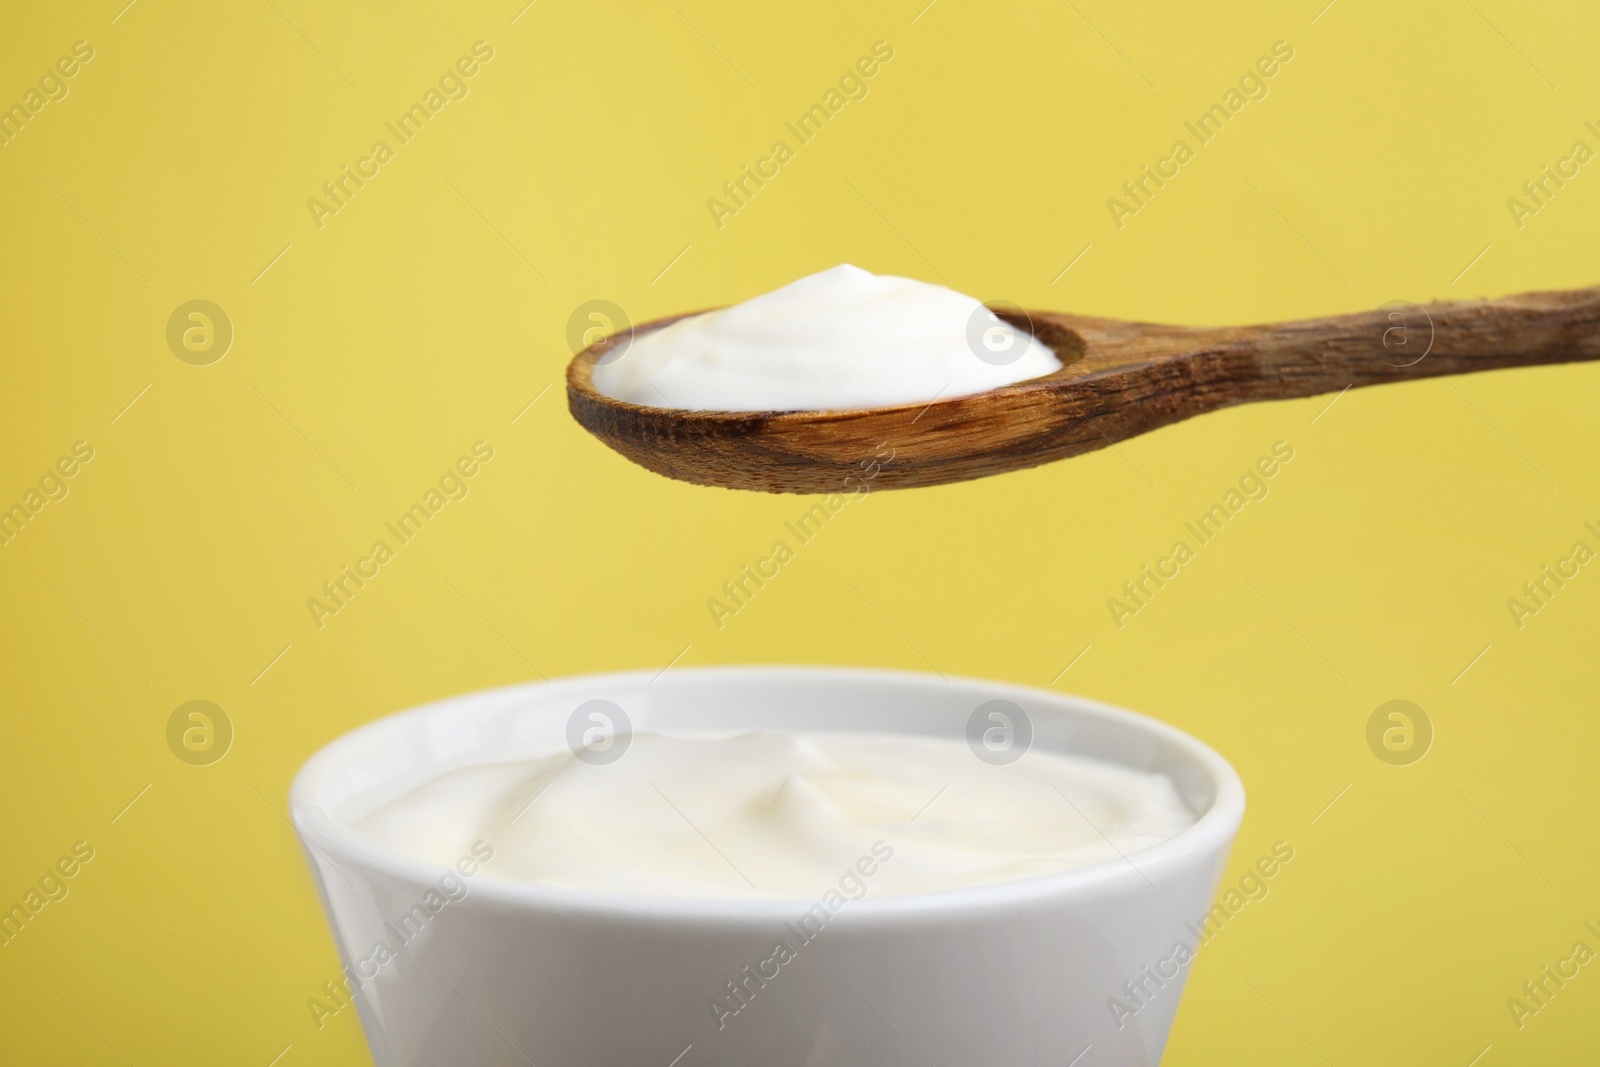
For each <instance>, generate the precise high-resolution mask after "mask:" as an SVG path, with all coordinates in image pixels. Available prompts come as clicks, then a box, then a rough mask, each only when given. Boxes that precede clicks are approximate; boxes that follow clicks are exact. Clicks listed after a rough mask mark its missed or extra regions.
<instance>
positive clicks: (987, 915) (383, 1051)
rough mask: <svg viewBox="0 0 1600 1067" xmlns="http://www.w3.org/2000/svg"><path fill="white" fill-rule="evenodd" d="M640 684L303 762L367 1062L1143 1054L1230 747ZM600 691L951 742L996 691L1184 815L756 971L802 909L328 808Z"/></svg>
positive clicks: (875, 1063) (865, 698)
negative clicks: (427, 853) (1099, 855)
mask: <svg viewBox="0 0 1600 1067" xmlns="http://www.w3.org/2000/svg"><path fill="white" fill-rule="evenodd" d="M653 677H654V676H653V675H651V674H650V673H646V672H639V673H628V674H608V675H596V676H591V677H580V678H569V679H565V680H562V681H558V682H550V683H540V684H534V685H522V686H515V687H511V688H506V689H497V690H493V691H489V692H484V693H474V694H471V695H468V696H463V697H457V698H455V699H452V700H445V701H440V702H439V703H435V704H429V705H426V706H424V707H420V708H416V709H413V710H411V711H407V712H403V713H401V714H398V715H393V716H390V717H388V718H385V719H381V720H379V721H378V722H375V723H372V724H370V725H368V726H364V727H362V728H361V729H359V730H356V731H354V732H353V733H350V734H347V735H346V736H344V737H342V738H340V739H338V740H337V741H334V742H333V743H332V744H330V745H328V746H327V747H326V748H324V749H323V750H322V751H320V752H318V753H317V754H316V755H314V756H313V757H312V758H311V759H310V760H309V761H308V762H307V763H306V765H305V767H304V768H302V770H301V771H300V774H299V775H298V776H297V777H296V779H295V781H294V785H293V787H292V789H291V792H290V807H291V809H292V813H293V818H294V824H295V827H296V829H297V830H298V831H299V833H300V837H301V841H302V843H303V844H304V845H305V847H306V854H307V857H308V862H309V863H310V866H311V870H312V874H313V878H314V880H315V882H316V886H317V890H318V892H319V894H320V895H321V899H322V903H323V906H324V908H325V909H326V911H327V914H328V919H329V922H330V924H331V925H332V927H333V932H334V938H335V941H336V942H337V943H338V947H339V952H340V955H341V958H342V961H343V963H344V965H345V967H346V974H347V975H349V976H352V977H351V978H350V980H349V986H350V988H351V989H352V990H353V994H354V997H353V999H354V1002H355V1005H356V1008H357V1010H358V1012H359V1014H360V1017H361V1022H362V1026H363V1027H364V1029H365V1031H366V1035H367V1040H368V1042H369V1044H370V1045H371V1047H372V1054H373V1058H374V1059H375V1060H376V1061H377V1063H378V1064H379V1065H380V1067H400V1065H404V1067H411V1065H436V1064H452V1065H462V1067H466V1065H477V1064H485V1065H487V1064H497V1065H499V1064H521V1063H524V1062H526V1063H529V1064H537V1065H538V1067H551V1065H554V1067H718V1065H728V1067H735V1065H737V1067H750V1065H754V1064H760V1065H762V1067H835V1065H845V1064H865V1065H872V1067H892V1065H897V1064H938V1065H940V1067H944V1065H947V1064H948V1065H955V1064H983V1065H985V1067H1011V1065H1018V1067H1020V1065H1034V1064H1049V1065H1053V1067H1066V1065H1067V1064H1069V1063H1072V1064H1077V1065H1079V1067H1104V1065H1108V1064H1155V1063H1156V1062H1157V1061H1159V1060H1160V1058H1161V1052H1162V1048H1163V1047H1164V1045H1165V1044H1166V1039H1167V1032H1168V1030H1169V1029H1170V1028H1171V1025H1172V1019H1173V1015H1174V1013H1175V1012H1176V1011H1177V1006H1178V997H1179V994H1180V993H1181V992H1182V988H1183V983H1184V980H1185V979H1186V978H1187V976H1188V969H1189V965H1188V963H1187V960H1183V961H1181V962H1180V961H1179V960H1178V959H1177V958H1176V957H1175V955H1174V948H1175V946H1176V945H1178V944H1182V945H1185V946H1187V947H1188V948H1189V949H1190V950H1192V949H1193V947H1194V944H1195V937H1194V934H1193V933H1192V932H1191V930H1190V927H1189V926H1188V925H1186V924H1187V923H1191V922H1192V923H1194V924H1195V925H1196V926H1198V925H1199V924H1198V920H1199V919H1200V917H1201V916H1202V915H1203V914H1204V912H1205V911H1206V910H1207V908H1208V906H1209V904H1210V903H1211V899H1212V895H1213V894H1214V893H1215V892H1216V888H1217V885H1218V882H1219V880H1220V878H1221V875H1222V871H1223V866H1224V864H1225V862H1226V860H1227V857H1228V852H1229V849H1230V848H1231V847H1232V844H1233V837H1234V834H1235V833H1236V832H1237V830H1238V828H1239V821H1240V818H1241V817H1242V816H1243V813H1244V790H1243V787H1242V786H1241V785H1240V783H1239V779H1238V776H1237V775H1236V774H1235V773H1234V771H1233V769H1232V768H1231V767H1230V766H1228V764H1227V762H1226V761H1224V760H1223V759H1222V757H1220V756H1218V755H1217V754H1216V753H1215V752H1213V751H1212V750H1211V749H1209V748H1207V747H1206V746H1205V745H1203V744H1201V743H1200V742H1198V741H1196V740H1194V739H1193V738H1191V737H1189V736H1188V735H1186V734H1183V733H1181V732H1179V731H1177V730H1175V729H1173V728H1172V727H1170V726H1166V725H1163V724H1162V723H1159V722H1156V721H1154V720H1152V719H1148V718H1145V717H1144V716H1141V715H1136V714H1134V713H1132V712H1128V711H1123V710H1120V709H1118V708H1112V707H1107V706H1106V705H1103V704H1098V703H1094V702H1092V701H1088V700H1083V699H1080V698H1077V697H1069V696H1062V695H1060V694H1057V693H1054V692H1048V691H1044V690H1037V689H1028V688H1023V687H1018V686H1011V685H1003V684H1000V683H995V682H985V681H979V680H972V679H959V678H952V679H950V680H949V681H945V680H943V679H941V678H939V677H936V676H932V675H921V674H908V673H898V672H888V671H864V670H846V669H834V668H814V667H735V668H708V669H699V670H675V671H671V672H668V673H667V674H665V675H662V676H660V677H658V678H654V680H653V681H652V678H653ZM591 699H603V700H609V701H612V702H614V703H615V704H617V705H619V706H620V707H622V708H623V709H624V710H625V712H626V713H627V716H628V717H629V719H630V720H631V723H632V728H633V730H635V731H638V732H645V731H648V732H656V733H671V732H677V731H695V732H705V731H722V730H748V729H765V730H802V731H805V730H811V731H872V732H895V733H907V734H927V735H936V736H945V737H958V738H959V737H964V736H967V730H968V722H969V719H970V718H971V717H972V714H973V712H974V710H975V709H976V708H978V707H979V706H980V705H982V704H984V703H986V702H988V701H991V700H996V699H999V700H1008V701H1011V702H1013V703H1014V704H1016V705H1017V706H1019V707H1021V708H1022V709H1023V710H1024V711H1025V712H1026V713H1027V716H1028V717H1029V719H1030V720H1031V722H1032V729H1033V738H1032V744H1033V745H1035V746H1042V747H1043V748H1044V749H1045V750H1049V751H1055V752H1070V753H1074V754H1078V755H1084V756H1090V757H1094V758H1098V759H1102V760H1108V761H1111V762H1115V763H1119V764H1123V765H1125V766H1128V767H1132V768H1135V769H1138V770H1141V771H1156V772H1161V773H1164V774H1166V775H1168V776H1169V777H1170V778H1171V779H1172V780H1173V781H1174V782H1175V783H1176V784H1177V787H1178V790H1179V792H1180V794H1181V795H1182V796H1183V798H1184V800H1185V802H1186V803H1188V804H1189V805H1190V806H1191V807H1192V808H1193V809H1194V811H1195V813H1196V815H1197V816H1198V818H1197V821H1196V822H1195V824H1194V825H1193V826H1191V827H1190V828H1189V829H1187V830H1185V831H1183V832H1182V833H1180V834H1178V835H1177V836H1176V837H1173V838H1171V839H1169V840H1167V841H1165V842H1162V843H1161V844H1158V845H1155V846H1152V847H1150V848H1147V849H1143V850H1141V851H1139V852H1136V853H1132V854H1130V855H1129V856H1127V857H1126V859H1125V860H1116V861H1112V862H1106V863H1099V864H1095V865H1092V866H1088V867H1081V868H1077V869H1074V870H1069V871H1065V872H1062V873H1058V874H1050V875H1044V876H1039V877H1034V878H1028V879H1023V880H1018V881H1011V882H1001V883H997V884H991V885H982V886H976V887H967V888H961V889H955V890H948V891H941V892H933V893H924V894H916V895H908V896H882V897H874V896H872V895H870V894H869V895H867V896H866V897H864V898H863V899H860V900H856V901H852V902H850V904H849V905H848V906H847V907H844V908H842V909H841V910H840V911H839V912H838V914H836V915H834V916H832V918H831V920H830V921H829V922H828V923H827V925H826V927H825V928H824V929H823V930H822V931H821V932H820V933H818V934H817V935H816V936H815V937H814V939H813V940H811V941H809V942H807V943H805V944H803V946H796V953H795V959H794V960H793V961H791V962H789V963H788V964H787V965H784V966H782V967H781V968H779V969H778V973H777V976H776V977H773V978H771V980H770V981H765V982H762V980H761V979H760V977H759V975H757V977H756V978H755V979H753V980H752V979H751V978H750V977H748V975H750V974H752V973H754V972H750V971H746V970H745V968H746V966H747V965H749V966H757V965H759V964H760V962H761V961H763V960H766V959H768V958H769V957H771V956H772V955H773V949H774V946H775V943H777V942H779V941H784V942H786V943H787V942H793V941H794V940H795V939H794V938H793V936H792V934H791V933H790V932H789V931H788V929H787V927H786V925H785V924H791V923H794V922H795V921H796V920H797V919H798V918H799V916H800V915H801V914H802V913H803V912H805V910H806V908H807V907H808V906H809V905H810V904H811V903H813V902H812V901H802V900H796V901H773V900H736V901H727V900H723V901H703V900H694V899H687V900H684V899H660V898H652V897H646V896H639V897H624V896H600V895H595V894H585V893H579V892H575V891H571V890H563V889H555V888H549V887H540V886H529V885H519V884H513V883H510V882H497V881H494V880H492V877H491V874H490V871H492V864H490V865H489V866H487V867H482V868H480V867H478V866H477V864H476V861H475V860H474V859H473V858H471V857H467V858H465V861H464V862H463V863H462V864H461V868H462V870H461V871H457V872H450V873H446V872H444V871H441V870H440V869H436V868H432V867H429V866H428V865H427V864H424V863H421V862H419V861H416V860H413V859H409V858H407V857H404V856H401V855H397V854H394V853H392V852H390V851H387V850H385V849H382V848H380V847H378V846H375V845H373V844H371V843H369V842H368V841H366V840H364V839H363V838H361V837H358V836H357V835H356V834H355V833H353V832H352V831H351V830H350V829H349V828H348V827H347V826H346V825H345V824H344V823H342V822H341V821H339V818H338V817H336V816H339V817H349V816H350V812H351V811H352V807H354V808H355V809H360V808H362V807H367V808H370V807H371V806H372V805H373V804H375V803H379V802H382V801H383V800H385V799H388V798H390V797H393V796H396V795H398V794H400V793H402V792H404V791H406V790H408V789H410V788H412V787H413V786H415V785H416V784H418V783H419V782H420V781H422V780H424V779H426V778H428V777H431V776H433V775H435V774H437V773H439V772H441V771H443V770H445V769H448V768H451V767H455V766H459V765H461V764H464V763H470V762H474V761H476V760H478V759H482V758H495V757H504V756H505V755H506V754H508V753H511V752H517V751H524V750H528V749H530V748H532V747H536V746H542V747H545V748H548V747H549V746H551V745H553V744H564V743H565V740H564V739H565V737H566V736H567V733H566V730H567V723H568V719H569V716H571V715H572V713H573V711H574V710H575V709H576V708H577V707H578V705H580V704H582V703H584V702H585V701H588V700H591ZM1022 758H1026V756H1025V755H1024V756H1023V757H1022ZM468 869H471V871H472V873H471V874H470V875H469V874H466V873H464V872H465V871H467V870H468ZM821 888H822V887H819V892H820V889H821ZM401 919H405V921H404V922H401V921H400V920H401ZM380 945H381V946H382V949H380V947H379V946H380ZM769 973H770V972H769ZM1158 974H1159V975H1160V976H1161V977H1157V975H1158ZM735 980H738V981H742V982H743V983H744V984H743V986H742V988H743V989H744V990H745V993H744V999H745V1000H747V1001H748V1006H747V1007H745V1008H744V1009H743V1010H741V1011H740V1012H739V1013H738V1014H737V1015H736V1016H733V1017H731V1018H730V1017H727V1016H726V1015H725V1014H724V1015H723V1016H722V1018H721V1022H722V1024H723V1025H722V1026H721V1027H720V1028H719V1026H718V1022H719V1018H718V1014H717V1012H716V1011H715V1010H714V1009H713V1008H712V1007H711V1001H712V999H713V998H721V999H722V1000H723V1003H724V1004H725V1005H726V1004H731V1003H733V1001H732V999H731V994H730V992H729V989H728V983H730V982H731V981H735ZM1125 983H1131V985H1125ZM337 992H338V993H339V994H340V995H342V994H343V993H344V990H343V989H342V988H341V989H339V990H337ZM326 1003H327V1006H328V1007H329V1008H330V1010H331V1009H334V1008H336V1007H337V1004H336V1002H335V1001H334V1000H333V999H332V998H331V997H330V998H329V999H328V1000H327V1001H326ZM1118 1003H1120V1004H1121V1005H1122V1008H1121V1009H1119V1008H1118V1007H1117V1004H1118ZM1129 1009H1133V1010H1131V1011H1130V1010H1129ZM1086 1048H1087V1049H1090V1050H1091V1051H1090V1052H1089V1053H1088V1054H1087V1055H1085V1054H1084V1050H1085V1049H1086ZM1079 1056H1082V1059H1081V1060H1080V1059H1076V1058H1075V1057H1079ZM674 1057H680V1058H678V1059H675V1058H674Z"/></svg>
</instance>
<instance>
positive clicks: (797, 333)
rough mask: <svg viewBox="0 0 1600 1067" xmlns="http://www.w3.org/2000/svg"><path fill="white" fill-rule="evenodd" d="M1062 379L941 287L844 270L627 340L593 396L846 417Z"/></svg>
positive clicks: (1008, 329)
mask: <svg viewBox="0 0 1600 1067" xmlns="http://www.w3.org/2000/svg"><path fill="white" fill-rule="evenodd" d="M1060 368H1061V361H1060V360H1059V359H1058V358H1056V355H1055V353H1054V352H1052V351H1051V350H1050V349H1049V347H1048V346H1046V345H1045V344H1043V343H1042V342H1040V341H1039V340H1037V339H1035V338H1034V337H1032V336H1031V335H1030V334H1028V333H1027V332H1025V331H1022V330H1018V329H1016V328H1015V327H1013V326H1011V325H1010V324H1008V323H1006V322H1003V321H1002V320H1000V319H999V318H997V317H995V315H994V314H993V313H991V312H989V311H988V310H987V309H986V308H984V306H983V305H982V304H980V303H979V302H978V301H977V300H974V299H973V298H972V297H970V296H963V295H962V294H961V293H958V292H955V291H954V290H952V289H946V288H945V287H944V286H942V285H930V284H928V283H927V282H919V281H915V280H913V279H911V278H896V277H892V276H887V275H877V274H871V273H869V272H867V271H864V270H862V269H860V268H859V267H852V266H850V265H849V264H841V265H839V266H837V267H833V268H832V269H830V270H825V271H822V272H821V273H818V274H813V275H811V276H809V277H806V278H801V279H800V280H799V281H796V282H791V283H789V284H788V285H786V286H784V287H783V288H782V289H778V290H775V291H774V292H770V293H767V294H765V295H763V296H758V297H755V298H754V299H752V300H746V301H745V302H744V303H742V304H736V305H734V306H733V307H730V308H724V309H723V310H721V311H712V312H708V313H706V314H704V315H696V316H694V317H692V318H688V319H683V320H681V321H679V322H675V323H673V324H672V325H671V326H668V327H666V328H665V329H661V330H655V331H652V332H651V333H647V334H642V335H640V336H638V337H635V338H634V339H633V341H632V343H631V344H629V345H628V346H627V347H626V349H625V350H623V351H622V354H621V355H620V356H618V357H616V358H613V359H605V358H602V360H601V362H599V363H598V364H597V365H596V366H595V368H594V386H595V388H596V389H598V390H599V391H600V392H601V393H603V394H605V395H606V396H609V397H612V398H614V399H617V400H625V401H628V402H629V403H633V404H643V405H645V406H647V407H671V408H684V409H688V410H694V411H845V410H854V409H861V408H874V407H886V406H890V405H895V404H926V403H930V402H932V401H933V400H936V399H946V398H949V397H958V396H971V395H972V394H974V393H982V392H986V391H987V390H990V389H994V388H997V387H999V386H1002V385H1010V384H1012V383H1014V382H1020V381H1026V380H1027V379H1029V378H1038V377H1040V376H1042V375H1045V374H1049V373H1051V372H1052V371H1056V370H1059V369H1060Z"/></svg>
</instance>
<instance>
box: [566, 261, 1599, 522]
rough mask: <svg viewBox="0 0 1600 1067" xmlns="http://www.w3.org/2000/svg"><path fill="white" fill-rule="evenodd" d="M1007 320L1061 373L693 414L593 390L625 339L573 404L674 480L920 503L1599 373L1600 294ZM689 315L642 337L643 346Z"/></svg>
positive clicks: (627, 451) (584, 420)
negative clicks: (1290, 411) (1383, 390)
mask: <svg viewBox="0 0 1600 1067" xmlns="http://www.w3.org/2000/svg"><path fill="white" fill-rule="evenodd" d="M994 310H995V314H996V315H998V316H999V317H1000V318H1002V319H1005V320H1006V321H1008V322H1010V323H1012V325H1014V326H1018V327H1020V328H1022V329H1026V330H1030V331H1031V332H1032V333H1033V335H1034V336H1035V337H1037V338H1039V340H1041V341H1043V342H1044V343H1045V344H1047V345H1049V346H1050V347H1051V349H1053V350H1054V351H1055V353H1056V355H1057V356H1059V357H1060V359H1061V362H1062V363H1063V364H1064V365H1063V367H1062V368H1061V369H1060V370H1058V371H1056V372H1055V373H1053V374H1048V375H1045V376H1044V377H1042V378H1033V379H1031V380H1029V381H1025V382H1019V383H1017V384H1015V385H1007V386H1002V387H1001V388H998V389H991V390H989V391H988V392H985V393H978V394H976V395H974V396H964V397H956V398H952V399H946V400H935V401H934V402H933V403H929V404H902V405H897V406H894V407H882V408H870V409H867V410H861V411H789V412H781V411H739V412H726V411H685V410H681V409H676V408H657V407H644V406H641V405H638V404H630V403H627V402H625V401H621V400H613V399H612V398H610V397H608V396H605V395H603V394H601V393H600V392H598V391H597V390H596V389H595V388H594V385H593V382H592V381H591V375H592V372H593V369H594V364H595V362H596V361H597V360H599V359H601V358H602V357H603V356H604V354H605V353H606V352H607V351H609V350H610V349H611V348H612V347H614V346H615V345H616V344H618V343H619V342H620V339H621V338H622V337H623V336H625V335H620V334H619V335H614V336H612V337H608V338H605V339H603V340H601V341H598V342H596V343H595V344H593V345H591V346H590V347H588V348H586V349H584V350H583V351H582V352H580V353H578V355H577V356H576V357H574V358H573V360H572V363H571V364H570V365H569V366H568V368H567V403H568V406H569V407H570V409H571V411H572V415H573V417H574V418H576V419H577V420H578V422H579V423H580V424H582V425H583V427H584V428H585V429H586V430H588V431H589V432H590V433H592V434H594V435H595V436H596V437H598V438H600V440H602V441H604V442H605V443H606V444H608V445H610V446H611V447H612V448H614V449H616V450H617V451H618V452H621V453H622V454H623V455H624V456H626V457H628V458H629V459H631V460H633V461H634V462H635V463H637V464H639V465H640V466H643V467H648V468H649V469H650V470H653V471H655V472H656V473H658V474H665V475H666V476H667V477H669V478H678V479H681V480H682V481H686V482H695V483H697V484H699V485H719V486H724V487H726V488H729V489H758V490H762V491H764V492H769V493H846V492H857V491H859V490H860V489H861V487H862V485H863V483H867V484H870V486H871V488H873V489H909V488H913V487H916V486H924V485H940V484H942V483H945V482H958V481H962V480H965V479H968V478H981V477H984V476H986V475H990V474H1000V473H1003V472H1005V471H1013V470H1019V469H1021V468H1024V467H1033V466H1037V465H1038V464H1040V463H1049V462H1051V461H1052V460H1057V459H1064V458H1066V457H1067V456H1075V455H1078V454H1079V453H1081V452H1090V451H1093V450H1094V449H1097V448H1103V447H1105V446H1106V445H1109V444H1112V443H1114V442H1117V441H1123V440H1126V439H1128V438H1130V437H1134V436H1137V435H1138V434H1142V433H1148V432H1149V431H1151V430H1154V429H1156V428H1157V427H1160V426H1166V425H1168V424H1169V423H1174V422H1178V421H1181V420H1183V419H1187V418H1190V417H1191V416H1194V415H1200V414H1203V413H1205V412H1208V411H1214V410H1216V409H1217V408H1223V407H1229V406H1231V405H1233V404H1245V403H1249V402H1251V401H1256V400H1284V399H1289V398H1293V397H1306V396H1315V395H1316V394H1318V393H1328V392H1335V391H1342V390H1344V389H1347V388H1349V387H1351V386H1361V385H1378V384H1381V383H1384V382H1398V381H1407V380H1409V379H1413V378H1430V377H1434V376H1436V375H1441V374H1466V373H1469V372H1471V371H1481V370H1494V369H1496V368H1501V367H1522V366H1532V365H1534V364H1539V363H1568V362H1574V361H1578V360H1591V359H1600V328H1597V327H1600V287H1596V288H1591V289H1577V290H1572V291H1569V292H1552V293H1526V294H1523V295H1521V296H1512V297H1506V298H1504V299H1501V300H1469V301H1452V302H1440V303H1432V304H1421V305H1418V304H1410V303H1406V302H1401V301H1396V302H1394V303H1393V304H1389V305H1385V306H1384V307H1381V308H1379V309H1378V310H1376V311H1368V312H1363V313H1361V314H1356V315H1341V316H1338V317H1335V318H1327V319H1307V320H1305V321H1303V322H1286V323H1278V324H1274V325H1268V326H1225V327H1188V326H1159V325H1152V324H1149V323H1142V322H1121V321H1118V320H1115V319H1096V318H1086V317H1083V316H1078V315H1061V314H1056V313H1055V312H1031V313H1026V314H1023V313H1019V312H1015V311H1008V310H1003V309H1000V308H996V309H994ZM696 314H699V313H698V312H696ZM687 317H688V316H686V315H677V316H674V317H672V318H668V319H660V320H658V321H656V322H651V323H647V324H645V325H643V326H638V327H635V328H634V330H633V335H637V334H640V333H647V332H649V331H651V330H658V329H660V328H662V327H663V326H666V325H669V324H670V323H673V322H676V321H677V320H678V319H681V318H687ZM622 358H626V355H624V356H623V357H622Z"/></svg>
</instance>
